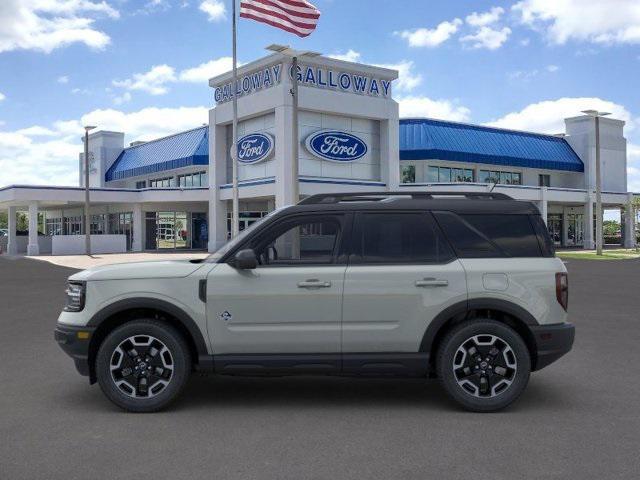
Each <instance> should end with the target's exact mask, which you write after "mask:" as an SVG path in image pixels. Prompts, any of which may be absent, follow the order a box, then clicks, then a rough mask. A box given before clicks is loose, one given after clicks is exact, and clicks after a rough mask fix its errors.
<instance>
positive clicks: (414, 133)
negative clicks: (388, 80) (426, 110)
mask: <svg viewBox="0 0 640 480" xmlns="http://www.w3.org/2000/svg"><path fill="white" fill-rule="evenodd" d="M433 159H437V160H451V161H456V162H471V163H485V164H493V165H505V166H514V167H526V168H544V169H550V170H565V171H570V172H583V171H584V165H583V163H582V160H580V157H578V155H577V154H576V153H575V152H574V151H573V149H572V148H571V146H570V145H569V144H568V143H567V141H566V140H565V139H564V138H560V137H555V136H553V135H542V134H537V133H528V132H518V131H512V130H502V129H498V128H491V127H483V126H478V125H466V124H461V123H454V122H445V121H442V120H432V119H404V120H400V160H433Z"/></svg>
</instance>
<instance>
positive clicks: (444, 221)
mask: <svg viewBox="0 0 640 480" xmlns="http://www.w3.org/2000/svg"><path fill="white" fill-rule="evenodd" d="M434 216H435V217H436V220H437V221H438V223H439V224H440V227H442V230H443V231H444V233H445V235H446V236H447V238H448V239H449V241H450V242H451V245H453V248H454V249H455V251H456V254H457V255H458V257H460V258H491V257H504V254H503V253H502V252H500V251H499V250H498V249H497V248H496V247H495V245H493V244H492V243H491V242H490V241H489V240H488V239H487V237H486V236H485V235H484V234H483V233H481V232H479V231H478V230H477V229H475V228H474V227H472V226H471V225H469V224H468V223H467V222H465V221H463V220H462V219H461V218H460V217H459V216H458V215H456V214H455V213H451V212H434Z"/></svg>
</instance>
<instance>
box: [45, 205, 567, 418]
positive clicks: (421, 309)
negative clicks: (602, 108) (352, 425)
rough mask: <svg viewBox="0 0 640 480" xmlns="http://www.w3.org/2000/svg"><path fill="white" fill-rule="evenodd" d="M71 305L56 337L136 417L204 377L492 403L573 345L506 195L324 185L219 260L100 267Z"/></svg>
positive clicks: (559, 287)
mask: <svg viewBox="0 0 640 480" xmlns="http://www.w3.org/2000/svg"><path fill="white" fill-rule="evenodd" d="M67 297H68V303H67V306H66V307H65V309H64V311H63V312H62V314H61V315H60V317H59V319H58V324H57V327H56V330H55V338H56V340H57V341H58V342H59V343H60V344H61V346H62V348H63V349H64V350H65V351H66V352H67V353H68V354H69V355H71V356H72V357H73V359H74V360H75V364H76V367H77V369H78V370H79V372H80V373H81V374H83V375H88V376H89V378H90V381H91V383H95V382H96V381H97V382H98V383H99V384H100V386H101V388H102V390H103V391H104V393H105V394H106V395H107V397H109V399H111V400H112V401H113V402H114V403H116V404H117V405H119V406H120V407H122V408H124V409H126V410H130V411H136V412H149V411H155V410H159V409H161V408H163V407H164V406H166V405H167V404H168V403H169V402H170V401H171V400H173V399H174V398H175V397H176V396H177V395H178V394H179V393H180V391H181V390H182V388H183V387H184V386H185V383H186V382H187V379H188V377H189V374H190V373H191V372H192V371H194V370H195V371H204V372H213V373H216V374H220V375H299V374H304V375H309V374H321V375H348V376H397V377H408V376H411V377H427V376H437V377H438V378H439V379H440V382H441V383H442V385H443V387H444V388H445V390H446V391H447V392H448V394H449V395H450V396H451V397H452V398H453V399H455V400H456V401H457V402H458V403H460V404H461V405H462V406H464V407H465V408H467V409H469V410H474V411H494V410H498V409H500V408H503V407H505V406H507V405H509V404H510V403H511V402H513V401H514V400H515V399H516V398H517V397H518V396H519V395H520V394H521V393H522V391H523V390H524V388H525V386H526V385H527V381H528V379H529V373H530V372H531V371H534V370H539V369H541V368H543V367H545V366H546V365H548V364H550V363H551V362H553V361H555V360H557V359H558V358H559V357H561V356H562V355H564V354H565V353H567V352H568V351H569V350H570V349H571V346H572V344H573V338H574V327H573V325H571V324H570V323H567V321H566V320H567V312H566V309H567V298H568V284H567V273H566V269H565V267H564V265H563V263H562V262H561V261H560V260H559V259H557V258H555V256H554V250H553V245H552V242H551V240H550V238H549V234H548V232H547V230H546V228H545V224H544V222H543V220H542V218H541V217H540V213H539V211H538V210H537V208H536V207H535V206H534V205H533V204H531V203H528V202H519V201H515V200H512V199H510V198H509V197H507V196H505V195H500V194H493V193H484V194H479V193H467V194H460V193H438V194H436V193H429V194H427V193H420V194H412V193H411V194H408V193H389V194H380V193H372V194H365V193H360V194H348V195H344V194H333V195H315V196H312V197H309V198H307V199H305V200H303V201H302V202H300V203H299V204H298V205H296V206H293V207H288V208H285V209H281V210H277V211H275V212H273V213H272V214H270V215H268V216H267V217H265V218H264V219H263V220H261V221H260V222H258V223H256V224H254V225H253V226H252V227H251V228H249V229H247V230H245V231H244V232H242V234H241V235H239V236H238V237H237V238H236V239H234V240H232V241H231V242H229V243H228V244H226V245H225V246H224V247H223V248H222V249H220V250H219V251H218V252H216V253H215V254H213V255H211V256H210V257H209V258H207V259H206V260H198V261H160V262H145V263H129V264H124V265H112V266H105V267H98V268H93V269H90V270H86V271H83V272H80V273H77V274H75V275H73V276H71V277H70V278H69V283H68V287H67Z"/></svg>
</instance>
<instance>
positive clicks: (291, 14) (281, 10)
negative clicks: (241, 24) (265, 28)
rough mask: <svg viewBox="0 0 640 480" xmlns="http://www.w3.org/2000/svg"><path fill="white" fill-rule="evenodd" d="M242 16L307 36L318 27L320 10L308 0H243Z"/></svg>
mask: <svg viewBox="0 0 640 480" xmlns="http://www.w3.org/2000/svg"><path fill="white" fill-rule="evenodd" d="M240 16H241V17H243V18H250V19H252V20H256V21H258V22H262V23H266V24H268V25H271V26H272V27H277V28H281V29H282V30H286V31H287V32H290V33H295V34H296V35H298V36H299V37H306V36H307V35H309V34H310V33H311V32H313V31H314V30H315V29H316V26H317V25H318V19H319V18H320V10H318V9H317V8H316V7H315V6H314V5H312V4H311V3H309V2H307V1H306V0H241V1H240Z"/></svg>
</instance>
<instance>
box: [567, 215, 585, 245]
mask: <svg viewBox="0 0 640 480" xmlns="http://www.w3.org/2000/svg"><path fill="white" fill-rule="evenodd" d="M567 222H568V225H567V245H571V246H579V245H583V244H584V215H582V214H575V213H570V214H569V215H567Z"/></svg>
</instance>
